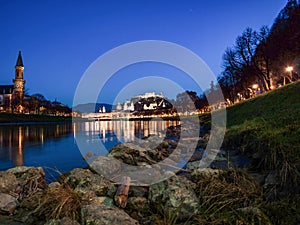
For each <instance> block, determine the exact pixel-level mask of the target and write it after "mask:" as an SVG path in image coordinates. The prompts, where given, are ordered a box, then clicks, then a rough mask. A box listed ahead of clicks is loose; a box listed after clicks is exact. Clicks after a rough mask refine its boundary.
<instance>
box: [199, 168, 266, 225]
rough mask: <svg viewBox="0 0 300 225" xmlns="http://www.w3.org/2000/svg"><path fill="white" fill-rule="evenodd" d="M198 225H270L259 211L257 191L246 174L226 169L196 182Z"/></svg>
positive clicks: (260, 199)
mask: <svg viewBox="0 0 300 225" xmlns="http://www.w3.org/2000/svg"><path fill="white" fill-rule="evenodd" d="M196 192H197V195H198V196H199V199H200V202H201V206H200V215H199V216H198V217H197V218H196V220H197V223H198V224H214V225H217V224H269V219H268V217H267V216H266V215H265V214H264V213H263V212H262V211H261V210H260V208H259V207H260V204H261V202H262V195H261V191H260V189H259V188H258V187H257V186H256V185H255V183H254V182H253V181H252V179H251V178H250V177H249V176H248V175H247V173H246V172H245V171H242V170H235V169H232V168H231V169H228V170H227V171H224V172H222V173H220V174H219V175H218V176H211V177H203V179H201V180H200V181H199V182H198V183H197V190H196Z"/></svg>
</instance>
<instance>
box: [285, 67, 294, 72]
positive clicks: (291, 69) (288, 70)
mask: <svg viewBox="0 0 300 225" xmlns="http://www.w3.org/2000/svg"><path fill="white" fill-rule="evenodd" d="M293 69H294V68H293V67H292V66H288V67H287V68H286V71H287V72H291V71H293Z"/></svg>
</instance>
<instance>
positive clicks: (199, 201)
mask: <svg viewBox="0 0 300 225" xmlns="http://www.w3.org/2000/svg"><path fill="white" fill-rule="evenodd" d="M176 129H177V128H175V129H173V131H174V132H175V131H176ZM173 131H172V133H173ZM202 141H203V140H202ZM155 143H157V140H154V138H149V139H148V141H146V142H145V143H144V148H146V149H147V147H148V148H150V147H151V144H153V145H154V144H155ZM176 143H178V142H176V141H174V140H171V139H170V140H164V141H163V142H162V143H161V144H160V145H159V146H157V147H156V148H154V150H153V151H152V152H151V151H146V153H147V154H146V155H145V151H142V152H141V151H137V150H136V149H130V148H129V147H128V145H119V146H115V148H113V149H112V150H111V151H110V153H109V155H108V156H107V159H109V157H112V156H114V157H116V158H117V159H118V160H121V161H123V162H126V163H129V164H132V165H144V166H147V167H148V168H151V167H154V166H155V164H153V159H156V160H159V159H160V158H159V157H162V158H163V157H166V156H168V155H169V154H170V151H171V150H172V149H174V146H175V145H176ZM201 143H202V142H201ZM198 147H199V148H201V146H200V144H199V146H198ZM157 148H158V149H159V150H160V151H158V150H157ZM170 149H171V150H170ZM141 154H142V155H141ZM103 157H104V156H99V159H97V158H96V159H95V161H94V163H97V162H99V161H101V162H103ZM233 158H234V157H233ZM236 158H239V157H237V156H236ZM199 159H200V158H199V155H194V156H193V158H192V160H191V162H188V163H187V164H186V166H185V169H184V170H181V169H179V170H176V171H167V172H165V173H167V175H168V179H165V180H162V181H160V182H158V183H152V184H150V185H142V186H135V185H133V184H134V182H133V184H132V185H130V187H129V192H128V196H127V201H126V204H125V207H118V204H117V203H116V192H117V188H118V187H119V185H120V184H118V183H115V182H112V181H110V180H108V179H107V178H105V177H104V176H103V175H101V174H99V173H96V172H95V169H94V168H95V166H96V167H97V165H94V166H92V167H91V168H85V169H83V168H77V169H74V170H72V171H70V172H69V173H67V174H64V175H62V176H61V177H60V178H59V179H58V180H57V181H55V182H52V183H50V184H47V183H46V181H45V173H44V171H43V169H42V168H34V167H16V168H12V169H9V170H7V171H3V172H0V224H9V225H27V224H28V225H29V224H32V225H42V224H43V225H44V224H45V225H78V224H82V225H94V224H122V225H123V224H125V225H126V224H128V225H129V224H153V225H154V224H208V223H212V224H230V223H233V222H234V223H238V224H249V222H251V221H254V223H261V224H268V223H269V219H268V216H267V214H266V213H265V211H264V208H263V207H261V206H262V202H263V196H262V192H261V191H262V188H263V187H268V188H270V187H271V188H272V187H273V188H274V187H276V184H277V183H276V174H272V173H271V174H269V175H261V176H260V178H259V180H260V183H261V185H259V183H258V182H256V181H255V179H253V177H251V176H249V175H248V174H247V173H246V172H245V171H242V170H240V169H233V167H232V166H230V165H231V164H230V163H229V162H228V161H227V160H228V157H227V152H225V151H221V152H220V153H219V154H218V157H217V158H216V160H215V161H214V162H215V164H212V168H199V166H200V163H199V161H198V160H199ZM225 161H226V163H225ZM225 164H226V165H227V167H226V166H224V165H225ZM228 166H229V167H228ZM110 169H111V168H110Z"/></svg>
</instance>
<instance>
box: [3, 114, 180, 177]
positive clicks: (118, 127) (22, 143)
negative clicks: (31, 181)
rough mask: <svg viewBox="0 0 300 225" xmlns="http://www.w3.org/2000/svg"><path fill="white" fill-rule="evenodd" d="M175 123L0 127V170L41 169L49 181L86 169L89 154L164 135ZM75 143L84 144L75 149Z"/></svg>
mask: <svg viewBox="0 0 300 225" xmlns="http://www.w3.org/2000/svg"><path fill="white" fill-rule="evenodd" d="M178 123H179V122H178V121H162V120H151V121H92V122H81V123H73V124H72V123H59V124H19V125H0V170H6V169H9V168H11V167H14V166H23V165H24V166H41V167H43V168H44V170H45V172H46V178H47V179H48V180H54V179H55V178H56V177H58V175H59V174H58V173H57V171H59V173H65V172H68V171H70V170H72V169H73V168H77V167H85V166H87V163H86V161H85V160H84V156H85V155H86V154H87V153H88V152H90V151H93V152H95V148H97V150H98V151H97V152H98V153H97V154H98V155H106V154H107V151H108V150H109V149H111V148H112V147H113V146H114V145H116V144H118V143H124V142H131V141H133V140H136V139H142V138H144V137H147V136H149V135H158V136H164V135H165V130H166V128H167V127H169V126H171V125H178ZM78 141H80V142H84V143H86V145H85V146H84V148H82V146H81V147H80V149H79V147H78V145H77V143H78Z"/></svg>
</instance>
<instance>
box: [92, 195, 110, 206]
mask: <svg viewBox="0 0 300 225" xmlns="http://www.w3.org/2000/svg"><path fill="white" fill-rule="evenodd" d="M91 203H94V204H96V205H103V206H109V207H113V206H114V200H113V199H112V198H109V197H94V198H93V199H92V200H91Z"/></svg>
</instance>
